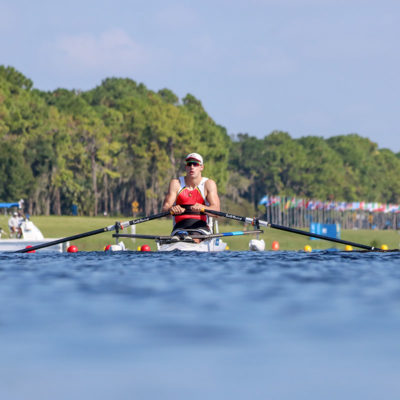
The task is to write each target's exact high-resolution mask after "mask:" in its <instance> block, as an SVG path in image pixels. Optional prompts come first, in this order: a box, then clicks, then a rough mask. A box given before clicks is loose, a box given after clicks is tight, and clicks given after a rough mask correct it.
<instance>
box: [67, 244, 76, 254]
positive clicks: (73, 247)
mask: <svg viewBox="0 0 400 400" xmlns="http://www.w3.org/2000/svg"><path fill="white" fill-rule="evenodd" d="M67 251H68V253H77V252H78V248H77V247H76V246H75V245H74V244H73V245H71V246H69V247H68V249H67Z"/></svg>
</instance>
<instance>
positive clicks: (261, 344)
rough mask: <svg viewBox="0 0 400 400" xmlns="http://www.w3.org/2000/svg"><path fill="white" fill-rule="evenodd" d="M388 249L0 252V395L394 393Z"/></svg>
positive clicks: (394, 268) (399, 337)
mask: <svg viewBox="0 0 400 400" xmlns="http://www.w3.org/2000/svg"><path fill="white" fill-rule="evenodd" d="M399 266H400V253H384V254H382V253H378V254H375V253H342V252H313V253H303V252H301V253H300V252H299V253H297V252H264V253H249V252H226V253H220V254H193V253H186V254H176V253H173V254H171V253H169V254H168V253H165V254H160V253H136V252H120V253H103V252H93V253H77V254H51V253H47V254H46V253H40V252H39V253H35V254H18V255H17V254H5V253H3V254H0V398H1V399H7V400H14V399H18V400H20V399H30V400H32V399H41V400H47V399H49V400H50V399H52V400H53V399H57V400H60V399H62V400H63V399H74V400H75V399H100V400H102V399H263V400H264V399H305V400H306V399H307V400H310V399H324V400H325V399H352V400H353V399H385V400H387V399H389V400H390V399H396V400H397V399H399V396H400V268H399Z"/></svg>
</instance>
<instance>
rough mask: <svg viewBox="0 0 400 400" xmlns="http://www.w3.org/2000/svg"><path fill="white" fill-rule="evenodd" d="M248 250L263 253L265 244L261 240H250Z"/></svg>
mask: <svg viewBox="0 0 400 400" xmlns="http://www.w3.org/2000/svg"><path fill="white" fill-rule="evenodd" d="M249 250H251V251H264V250H265V242H264V240H263V239H261V240H258V239H251V240H250V242H249Z"/></svg>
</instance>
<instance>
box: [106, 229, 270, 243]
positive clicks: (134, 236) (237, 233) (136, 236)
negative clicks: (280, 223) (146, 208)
mask: <svg viewBox="0 0 400 400" xmlns="http://www.w3.org/2000/svg"><path fill="white" fill-rule="evenodd" d="M256 233H263V231H262V230H260V229H257V230H254V231H235V232H222V233H212V234H209V235H192V234H190V233H189V236H190V237H191V238H193V239H213V238H219V237H226V236H241V235H254V234H256ZM113 237H116V238H121V237H123V238H131V239H153V240H168V239H171V238H172V237H173V236H156V235H141V234H137V233H114V234H113Z"/></svg>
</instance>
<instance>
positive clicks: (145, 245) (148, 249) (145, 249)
mask: <svg viewBox="0 0 400 400" xmlns="http://www.w3.org/2000/svg"><path fill="white" fill-rule="evenodd" d="M140 251H151V248H150V246H149V245H148V244H144V245H143V246H142V247H141V248H140Z"/></svg>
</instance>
